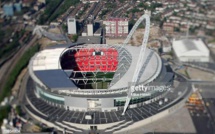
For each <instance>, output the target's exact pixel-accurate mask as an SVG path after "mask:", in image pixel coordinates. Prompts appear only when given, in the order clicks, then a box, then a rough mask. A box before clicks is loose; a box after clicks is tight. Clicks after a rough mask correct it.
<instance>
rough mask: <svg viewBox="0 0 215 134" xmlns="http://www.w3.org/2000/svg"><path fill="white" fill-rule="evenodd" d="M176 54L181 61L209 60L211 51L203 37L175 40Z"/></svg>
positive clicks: (174, 48)
mask: <svg viewBox="0 0 215 134" xmlns="http://www.w3.org/2000/svg"><path fill="white" fill-rule="evenodd" d="M172 44H173V50H174V53H175V56H176V57H177V58H178V60H179V61H181V62H209V61H210V52H209V50H208V48H207V47H206V45H205V43H204V42H203V41H202V40H201V39H192V40H191V39H182V40H173V43H172Z"/></svg>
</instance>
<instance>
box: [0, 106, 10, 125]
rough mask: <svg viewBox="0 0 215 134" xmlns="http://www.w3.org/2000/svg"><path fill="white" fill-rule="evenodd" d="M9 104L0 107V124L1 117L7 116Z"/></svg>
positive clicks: (0, 123)
mask: <svg viewBox="0 0 215 134" xmlns="http://www.w3.org/2000/svg"><path fill="white" fill-rule="evenodd" d="M10 108H11V107H10V106H4V107H1V108H0V126H1V125H2V123H3V119H5V118H7V117H8V114H9V112H10Z"/></svg>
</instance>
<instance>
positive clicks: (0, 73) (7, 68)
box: [0, 36, 37, 94]
mask: <svg viewBox="0 0 215 134" xmlns="http://www.w3.org/2000/svg"><path fill="white" fill-rule="evenodd" d="M36 40H37V36H34V37H33V38H32V39H31V41H30V42H29V43H28V44H27V45H23V46H22V47H21V48H20V49H19V51H18V52H17V53H16V54H15V55H14V56H13V57H12V58H11V59H10V60H8V61H7V62H6V63H5V64H4V65H3V66H2V67H1V68H0V94H1V93H2V89H3V87H4V86H5V83H6V80H7V79H8V77H9V74H10V73H11V71H12V70H13V68H14V67H15V65H16V64H17V62H18V61H19V59H20V58H21V56H22V55H23V54H24V53H25V51H26V50H28V49H29V48H30V47H32V46H33V45H35V42H36Z"/></svg>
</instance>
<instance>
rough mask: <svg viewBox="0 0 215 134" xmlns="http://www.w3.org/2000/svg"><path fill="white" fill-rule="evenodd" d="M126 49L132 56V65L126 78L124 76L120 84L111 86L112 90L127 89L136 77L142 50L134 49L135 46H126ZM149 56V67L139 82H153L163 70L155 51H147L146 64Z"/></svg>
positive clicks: (126, 73)
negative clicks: (135, 73) (134, 76)
mask: <svg viewBox="0 0 215 134" xmlns="http://www.w3.org/2000/svg"><path fill="white" fill-rule="evenodd" d="M125 48H126V49H127V50H128V51H129V52H130V53H131V55H132V62H131V65H130V67H129V69H128V70H127V71H126V72H125V74H124V76H122V77H121V78H120V80H119V81H118V82H116V83H115V84H114V85H113V86H111V87H110V89H117V88H119V87H120V88H123V87H127V86H128V84H129V83H130V82H132V77H133V75H134V72H135V68H136V65H137V64H138V57H139V53H140V48H139V47H134V46H125ZM150 53H151V54H152V55H151V56H149V55H150ZM148 56H149V57H150V59H149V62H148V65H147V66H146V67H145V69H144V71H143V73H142V75H141V77H140V81H139V82H146V81H148V80H149V81H151V80H152V79H155V78H156V77H157V76H158V75H159V73H160V71H161V69H162V62H161V59H160V58H159V57H158V55H157V54H156V53H155V52H154V51H153V50H150V49H146V51H145V56H144V60H145V62H146V61H147V57H148ZM143 68H144V67H143ZM143 68H142V69H143Z"/></svg>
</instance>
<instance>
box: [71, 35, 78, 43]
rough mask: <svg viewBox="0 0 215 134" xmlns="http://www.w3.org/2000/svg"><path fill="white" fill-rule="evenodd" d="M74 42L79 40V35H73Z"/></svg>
mask: <svg viewBox="0 0 215 134" xmlns="http://www.w3.org/2000/svg"><path fill="white" fill-rule="evenodd" d="M72 40H73V41H74V42H76V41H77V40H78V35H77V34H75V35H73V36H72Z"/></svg>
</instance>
